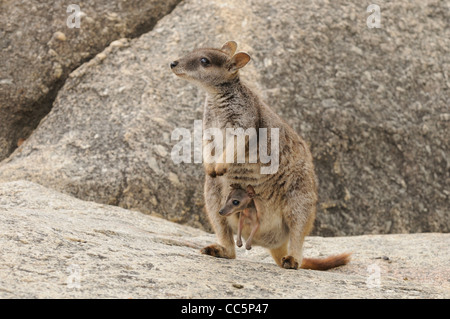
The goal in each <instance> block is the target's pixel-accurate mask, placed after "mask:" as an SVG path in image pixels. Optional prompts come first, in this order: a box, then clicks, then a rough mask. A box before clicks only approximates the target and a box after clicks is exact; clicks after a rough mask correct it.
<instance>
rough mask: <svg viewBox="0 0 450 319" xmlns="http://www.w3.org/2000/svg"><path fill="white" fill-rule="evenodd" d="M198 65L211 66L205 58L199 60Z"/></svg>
mask: <svg viewBox="0 0 450 319" xmlns="http://www.w3.org/2000/svg"><path fill="white" fill-rule="evenodd" d="M200 63H201V64H202V65H203V66H208V65H210V64H211V62H209V60H208V59H207V58H201V59H200Z"/></svg>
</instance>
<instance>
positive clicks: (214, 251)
mask: <svg viewBox="0 0 450 319" xmlns="http://www.w3.org/2000/svg"><path fill="white" fill-rule="evenodd" d="M200 252H201V253H202V254H204V255H209V256H213V257H219V258H229V259H234V258H236V256H235V255H231V254H230V253H227V251H226V249H225V247H223V246H221V245H219V244H212V245H209V246H206V247H204V248H202V249H201V250H200Z"/></svg>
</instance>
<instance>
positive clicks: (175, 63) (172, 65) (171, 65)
mask: <svg viewBox="0 0 450 319" xmlns="http://www.w3.org/2000/svg"><path fill="white" fill-rule="evenodd" d="M177 65H178V61H173V62H172V63H170V68H171V69H173V68H174V67H176V66H177Z"/></svg>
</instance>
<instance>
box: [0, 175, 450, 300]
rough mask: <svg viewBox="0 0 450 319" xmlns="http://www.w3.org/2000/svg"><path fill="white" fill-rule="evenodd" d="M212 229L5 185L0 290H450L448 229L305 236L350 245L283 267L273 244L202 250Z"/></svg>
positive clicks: (311, 245)
mask: <svg viewBox="0 0 450 319" xmlns="http://www.w3.org/2000/svg"><path fill="white" fill-rule="evenodd" d="M214 240H215V238H214V235H212V234H208V233H206V232H204V231H202V230H199V229H195V228H191V227H188V226H183V225H179V224H176V223H171V222H169V221H166V220H164V219H162V218H155V217H153V216H146V215H143V214H141V213H138V212H133V211H127V210H124V209H122V208H118V207H114V206H108V205H103V204H97V203H93V202H85V201H81V200H79V199H75V198H73V197H70V196H68V195H64V194H61V193H58V192H56V191H53V190H50V189H46V188H44V187H42V186H39V185H37V184H34V183H30V182H25V181H17V182H10V183H1V184H0V256H1V258H0V298H241V299H242V298H246V299H247V298H449V297H450V285H449V279H450V278H449V277H448V276H449V274H448V262H449V257H450V256H449V255H448V249H447V248H448V241H449V240H450V235H449V234H403V235H365V236H350V237H336V238H322V237H309V238H307V239H306V245H305V255H306V256H311V257H317V256H327V255H330V254H336V253H340V252H343V251H353V259H352V261H351V263H350V264H348V265H346V266H343V267H340V268H337V269H334V270H330V271H326V272H320V271H308V270H286V269H281V268H279V267H278V266H277V265H275V263H274V262H273V261H272V258H271V257H270V256H269V253H268V251H266V250H265V249H262V248H260V247H254V248H252V250H251V251H247V252H244V251H245V249H243V248H241V249H238V250H237V253H238V256H237V258H236V259H235V260H227V259H221V258H213V257H210V256H205V255H202V254H200V252H199V250H200V248H201V247H203V246H204V245H205V244H208V243H210V242H212V241H214Z"/></svg>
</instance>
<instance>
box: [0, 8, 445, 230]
mask: <svg viewBox="0 0 450 319" xmlns="http://www.w3.org/2000/svg"><path fill="white" fill-rule="evenodd" d="M380 7H381V17H382V22H381V23H382V27H381V28H380V29H376V28H374V29H369V28H368V27H367V25H366V19H367V17H368V16H369V13H366V6H365V5H363V4H361V3H360V2H358V1H351V2H348V1H333V2H328V1H322V2H307V3H304V2H301V3H300V2H298V3H296V2H289V1H250V0H248V1H237V0H227V1H223V2H220V3H219V2H215V3H210V2H209V1H204V0H190V1H184V2H182V3H181V4H179V5H178V6H177V7H176V8H175V9H174V11H172V12H171V13H170V14H169V15H167V16H166V17H164V18H163V19H161V20H160V21H159V22H158V23H157V25H156V26H155V28H154V29H153V30H152V31H151V32H149V33H146V34H144V35H142V36H141V37H140V38H138V39H134V40H126V39H123V40H120V41H117V42H115V43H113V44H111V46H109V47H108V48H107V49H106V50H105V51H104V52H102V53H101V54H99V55H97V56H96V58H94V59H92V60H90V61H89V62H88V63H85V64H84V65H83V66H81V67H80V68H78V69H77V70H76V71H74V72H73V73H71V75H70V78H69V79H68V80H67V81H66V83H65V85H64V87H63V88H62V90H61V91H60V92H59V93H58V97H57V99H56V101H55V103H54V104H53V109H52V111H51V112H50V113H49V114H48V116H47V117H46V118H45V119H44V120H43V121H42V122H41V124H40V126H39V127H38V128H37V129H36V131H35V132H34V133H33V134H32V135H31V137H30V138H29V139H28V140H27V141H26V142H25V143H24V144H23V145H22V146H21V147H20V148H19V149H17V150H16V152H15V153H13V155H12V156H11V157H10V158H9V159H7V160H5V161H4V162H3V163H2V165H1V166H0V180H3V181H10V180H17V179H27V180H31V181H35V182H38V183H40V184H42V185H45V186H47V187H51V188H54V189H57V190H61V191H63V192H64V193H67V194H71V195H74V196H76V197H78V198H81V199H85V200H91V201H96V202H100V203H104V204H114V205H119V206H121V207H123V208H129V209H133V210H139V211H141V212H144V213H148V214H154V215H158V216H163V217H165V218H167V219H169V220H172V221H177V222H180V223H184V224H188V225H190V226H196V227H203V228H204V229H206V230H209V231H210V230H211V228H210V226H209V224H208V221H207V219H206V217H205V215H204V213H203V212H202V210H203V196H202V194H203V171H202V167H201V164H193V163H190V164H175V163H174V162H173V161H172V159H171V157H170V153H171V150H172V148H173V146H174V145H175V143H176V142H177V141H173V140H171V133H172V131H173V130H174V129H175V128H187V129H189V130H190V132H193V123H194V120H198V119H201V118H202V107H203V99H204V96H205V94H204V92H202V91H200V90H198V89H197V88H195V87H193V86H192V85H190V84H187V83H185V82H183V81H182V80H180V79H178V78H175V76H174V75H173V74H172V73H171V72H170V70H169V67H168V64H169V63H170V62H171V61H173V60H174V59H176V58H178V57H180V56H182V55H183V54H184V53H185V52H187V51H190V50H192V49H194V48H197V47H204V46H213V47H218V46H220V45H221V44H222V43H224V42H225V41H227V40H235V41H237V42H238V44H239V45H240V47H239V50H245V51H248V52H249V53H250V55H251V56H252V62H251V63H250V64H249V65H248V66H246V67H245V68H244V70H243V71H242V73H241V74H242V78H243V79H244V80H247V82H249V83H250V84H251V85H253V86H254V87H255V89H256V90H258V91H260V93H261V95H262V96H263V98H264V99H265V100H266V101H267V102H268V104H269V105H271V106H272V108H273V109H274V110H275V111H276V112H278V113H279V114H280V115H281V116H282V117H283V118H284V119H286V121H287V122H288V123H289V124H291V125H292V126H293V127H294V128H295V129H296V130H297V132H298V133H299V134H300V135H302V136H303V137H304V138H305V139H306V140H307V141H309V143H310V146H311V150H312V152H313V156H314V159H315V165H316V172H317V174H318V178H319V197H320V203H319V206H318V208H319V211H318V214H317V220H316V224H315V229H314V234H319V235H323V236H336V235H344V234H347V235H350V234H351V235H357V234H375V233H404V232H448V231H450V210H449V209H448V206H449V205H448V203H449V196H450V193H449V192H448V189H449V188H450V187H449V186H450V175H449V171H450V170H449V167H450V164H449V163H450V162H449V157H448V154H449V149H448V147H449V143H448V141H449V140H448V136H449V133H450V132H449V121H448V120H447V117H448V116H447V115H448V105H449V99H448V97H449V92H448V90H449V81H448V78H449V76H448V70H449V69H450V68H449V66H450V61H449V58H450V54H449V48H450V36H449V34H448V32H449V29H448V20H449V11H448V8H447V7H445V5H444V4H443V3H442V2H436V1H425V2H424V1H418V0H415V1H409V2H407V3H405V2H402V3H387V2H386V3H385V2H383V3H380ZM205 8H207V10H205Z"/></svg>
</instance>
